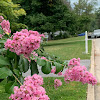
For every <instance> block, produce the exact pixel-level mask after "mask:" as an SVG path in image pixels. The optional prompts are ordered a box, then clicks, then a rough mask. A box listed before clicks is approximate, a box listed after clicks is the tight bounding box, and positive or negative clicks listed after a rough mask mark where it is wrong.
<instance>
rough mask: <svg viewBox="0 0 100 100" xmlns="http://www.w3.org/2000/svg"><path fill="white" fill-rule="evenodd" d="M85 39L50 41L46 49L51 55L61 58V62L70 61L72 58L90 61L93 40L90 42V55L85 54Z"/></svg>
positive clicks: (74, 38)
mask: <svg viewBox="0 0 100 100" xmlns="http://www.w3.org/2000/svg"><path fill="white" fill-rule="evenodd" d="M84 39H85V37H84V36H82V37H73V38H68V39H61V40H53V41H48V43H47V44H46V45H45V46H44V49H45V51H46V52H47V53H49V54H50V55H55V56H57V57H60V59H61V60H70V59H72V58H78V57H79V58H81V59H90V55H91V40H89V41H88V49H89V54H84V52H85V41H84Z"/></svg>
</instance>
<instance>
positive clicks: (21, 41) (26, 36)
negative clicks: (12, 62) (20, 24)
mask: <svg viewBox="0 0 100 100" xmlns="http://www.w3.org/2000/svg"><path fill="white" fill-rule="evenodd" d="M40 43H41V36H40V34H39V33H38V32H37V31H31V30H30V31H28V30H27V29H22V30H21V31H20V32H16V33H14V34H13V37H12V39H10V40H7V41H6V43H5V49H9V50H10V51H11V52H15V53H16V54H17V55H21V54H23V55H24V56H25V57H26V58H27V57H29V56H30V54H31V53H32V51H34V50H37V49H38V48H39V47H40Z"/></svg>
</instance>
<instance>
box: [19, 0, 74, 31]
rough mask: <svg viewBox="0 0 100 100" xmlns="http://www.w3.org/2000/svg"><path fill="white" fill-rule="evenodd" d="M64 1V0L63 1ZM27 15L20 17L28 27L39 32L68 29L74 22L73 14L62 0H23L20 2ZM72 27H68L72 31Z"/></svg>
mask: <svg viewBox="0 0 100 100" xmlns="http://www.w3.org/2000/svg"><path fill="white" fill-rule="evenodd" d="M65 2H66V1H65ZM20 3H21V5H22V7H23V8H24V9H25V10H26V13H27V15H26V16H23V17H20V21H23V23H25V24H26V25H27V26H28V27H29V29H33V30H38V31H39V32H48V33H50V32H55V31H58V30H69V27H70V26H73V25H72V24H73V23H74V22H75V20H74V19H75V18H74V17H73V14H72V13H71V12H70V10H69V9H68V7H67V6H66V5H65V4H64V2H63V1H62V0H56V1H55V0H52V2H51V1H48V0H45V1H44V0H30V1H27V0H23V1H21V2H20ZM73 29H74V28H72V27H71V28H70V31H72V30H73Z"/></svg>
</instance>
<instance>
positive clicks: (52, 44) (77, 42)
mask: <svg viewBox="0 0 100 100" xmlns="http://www.w3.org/2000/svg"><path fill="white" fill-rule="evenodd" d="M84 42H85V41H74V42H66V43H50V44H49V43H48V44H46V45H44V46H57V45H66V44H67V45H74V44H75V45H76V44H83V43H84Z"/></svg>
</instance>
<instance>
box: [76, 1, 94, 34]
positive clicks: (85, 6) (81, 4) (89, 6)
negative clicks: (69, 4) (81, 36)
mask: <svg viewBox="0 0 100 100" xmlns="http://www.w3.org/2000/svg"><path fill="white" fill-rule="evenodd" d="M74 5H75V7H74V12H75V14H76V16H77V31H78V33H80V32H85V31H86V30H87V31H92V29H93V28H92V27H93V26H91V25H93V24H92V23H93V22H94V19H95V16H94V13H93V11H94V6H95V5H96V0H95V1H94V0H79V1H78V2H77V3H74Z"/></svg>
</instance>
